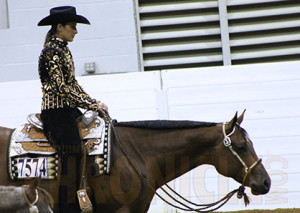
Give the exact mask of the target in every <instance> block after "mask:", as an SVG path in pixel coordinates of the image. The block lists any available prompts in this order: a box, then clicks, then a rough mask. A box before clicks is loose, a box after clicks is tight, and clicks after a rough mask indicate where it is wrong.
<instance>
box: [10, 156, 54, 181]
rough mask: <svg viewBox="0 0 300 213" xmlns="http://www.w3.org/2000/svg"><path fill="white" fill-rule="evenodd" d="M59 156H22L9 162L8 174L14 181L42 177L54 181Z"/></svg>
mask: <svg viewBox="0 0 300 213" xmlns="http://www.w3.org/2000/svg"><path fill="white" fill-rule="evenodd" d="M57 171H58V155H57V154H54V155H51V156H45V155H44V156H40V155H35V156H29V155H26V156H22V157H12V158H9V160H8V173H9V176H10V178H11V179H12V180H18V179H30V178H34V177H41V178H42V179H49V180H53V179H55V178H56V177H57Z"/></svg>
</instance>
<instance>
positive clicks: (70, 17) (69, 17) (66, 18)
mask: <svg viewBox="0 0 300 213" xmlns="http://www.w3.org/2000/svg"><path fill="white" fill-rule="evenodd" d="M67 22H76V23H81V24H90V22H89V20H87V18H85V17H84V16H81V15H75V14H54V15H49V16H46V17H45V18H43V19H42V20H41V21H40V22H39V23H38V26H47V25H54V24H59V23H67Z"/></svg>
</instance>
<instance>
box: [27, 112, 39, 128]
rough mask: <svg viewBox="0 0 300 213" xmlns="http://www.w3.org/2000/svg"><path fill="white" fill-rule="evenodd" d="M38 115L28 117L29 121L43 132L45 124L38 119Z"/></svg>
mask: <svg viewBox="0 0 300 213" xmlns="http://www.w3.org/2000/svg"><path fill="white" fill-rule="evenodd" d="M36 115H37V114H36V113H33V114H30V115H28V116H27V121H28V122H29V123H30V124H32V125H33V126H35V127H37V128H38V129H41V130H43V123H42V122H41V121H40V120H39V119H38V118H37V116H36Z"/></svg>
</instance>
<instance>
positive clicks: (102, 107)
mask: <svg viewBox="0 0 300 213" xmlns="http://www.w3.org/2000/svg"><path fill="white" fill-rule="evenodd" d="M97 106H98V111H99V112H100V113H101V114H102V115H104V114H106V113H108V107H107V106H106V104H105V103H102V102H100V101H98V102H97Z"/></svg>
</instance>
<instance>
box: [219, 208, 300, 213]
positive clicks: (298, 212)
mask: <svg viewBox="0 0 300 213" xmlns="http://www.w3.org/2000/svg"><path fill="white" fill-rule="evenodd" d="M218 213H222V212H219V211H218ZM224 213H225V212H224ZM226 213H300V209H274V210H261V209H257V210H244V211H233V212H226Z"/></svg>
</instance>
